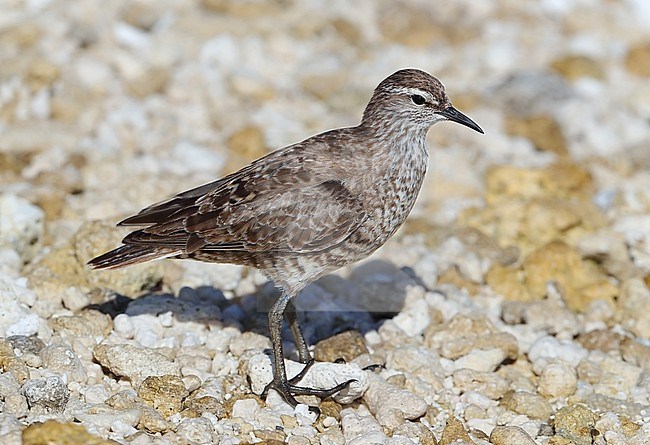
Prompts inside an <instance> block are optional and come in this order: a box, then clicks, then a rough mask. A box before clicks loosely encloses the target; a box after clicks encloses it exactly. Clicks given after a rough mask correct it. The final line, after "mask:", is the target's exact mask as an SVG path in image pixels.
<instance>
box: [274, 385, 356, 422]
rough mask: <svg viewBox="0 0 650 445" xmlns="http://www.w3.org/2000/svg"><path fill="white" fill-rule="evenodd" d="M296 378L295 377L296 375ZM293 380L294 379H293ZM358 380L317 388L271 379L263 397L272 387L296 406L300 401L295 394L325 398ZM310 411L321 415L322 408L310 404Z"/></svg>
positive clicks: (285, 399)
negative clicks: (331, 386)
mask: <svg viewBox="0 0 650 445" xmlns="http://www.w3.org/2000/svg"><path fill="white" fill-rule="evenodd" d="M294 379H295V377H294ZM291 380H293V379H291ZM354 382H356V380H355V379H351V380H348V381H347V382H343V383H339V384H338V385H336V386H334V387H333V388H329V389H317V388H307V387H304V386H298V385H294V384H293V383H290V381H286V382H282V381H275V380H273V381H271V382H270V383H269V384H268V385H266V387H265V388H264V391H262V397H263V398H266V396H267V394H268V392H269V390H270V389H273V390H275V391H276V392H277V393H278V394H280V396H281V397H282V398H283V399H284V401H285V402H287V403H288V404H289V405H291V406H293V407H295V406H296V405H298V401H297V400H296V398H295V397H294V396H316V397H319V398H321V399H325V398H327V397H329V396H331V395H333V394H336V393H337V392H339V391H341V390H343V389H345V388H347V387H348V386H349V385H350V384H351V383H354ZM309 411H311V412H313V413H314V414H316V415H320V409H318V407H315V406H310V407H309Z"/></svg>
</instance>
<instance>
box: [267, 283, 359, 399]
mask: <svg viewBox="0 0 650 445" xmlns="http://www.w3.org/2000/svg"><path fill="white" fill-rule="evenodd" d="M291 298H292V296H291V295H282V296H281V297H280V298H279V299H278V301H276V302H275V303H274V304H273V306H272V307H271V310H270V311H269V331H270V334H271V343H272V344H273V362H274V363H273V381H271V382H270V383H269V384H268V385H266V388H264V392H263V393H262V397H266V394H267V393H268V391H269V389H274V390H276V391H277V392H278V393H279V394H280V395H281V396H282V398H284V400H286V402H287V403H289V404H290V405H292V406H296V405H297V404H298V401H297V400H296V399H295V398H294V395H315V396H317V397H322V398H325V397H329V396H331V395H332V394H334V393H337V392H339V391H340V390H342V389H344V388H345V387H347V386H348V385H349V384H350V383H352V382H354V380H348V381H347V382H344V383H341V384H339V385H336V386H335V387H334V388H330V389H315V388H305V387H302V386H296V385H294V384H293V382H289V381H288V380H287V371H286V368H285V366H284V354H283V350H282V322H283V321H284V312H285V310H286V309H287V305H288V304H289V302H290V301H291ZM293 312H294V314H295V306H294V307H293ZM288 317H291V315H288ZM295 323H296V324H297V318H296V321H295ZM298 329H300V328H298ZM298 332H299V336H300V338H302V339H303V340H302V342H303V343H304V345H305V348H304V350H305V351H307V356H308V357H309V359H311V356H310V355H309V350H308V349H307V347H306V346H307V344H306V343H305V342H304V338H303V335H302V331H300V330H298ZM295 335H296V333H295V331H294V336H295ZM308 366H309V364H307V367H308ZM300 374H301V377H302V375H304V370H303V372H301V373H300ZM292 380H293V379H292ZM298 380H299V379H298Z"/></svg>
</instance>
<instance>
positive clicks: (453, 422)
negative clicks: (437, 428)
mask: <svg viewBox="0 0 650 445" xmlns="http://www.w3.org/2000/svg"><path fill="white" fill-rule="evenodd" d="M455 443H463V444H467V445H476V443H475V442H474V441H473V440H472V439H471V438H470V437H469V434H468V433H467V431H465V427H463V424H462V422H461V421H460V420H458V419H456V418H455V417H450V418H449V419H448V420H447V424H446V425H445V429H444V430H443V431H442V437H441V438H440V442H439V445H453V444H455Z"/></svg>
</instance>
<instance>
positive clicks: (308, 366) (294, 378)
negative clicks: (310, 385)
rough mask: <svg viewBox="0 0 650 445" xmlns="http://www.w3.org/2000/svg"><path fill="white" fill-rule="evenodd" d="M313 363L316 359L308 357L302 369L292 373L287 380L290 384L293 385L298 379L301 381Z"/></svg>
mask: <svg viewBox="0 0 650 445" xmlns="http://www.w3.org/2000/svg"><path fill="white" fill-rule="evenodd" d="M314 363H316V360H314V359H313V358H310V359H309V360H308V361H307V362H306V363H305V367H304V368H302V371H300V372H299V373H298V374H296V375H294V376H293V377H291V378H290V379H289V380H288V381H289V383H290V384H292V385H295V384H296V383H298V382H299V381H301V380H302V379H303V378H304V377H305V376H306V375H307V372H308V371H309V370H310V369H311V367H312V366H314Z"/></svg>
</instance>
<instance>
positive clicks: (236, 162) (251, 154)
mask: <svg viewBox="0 0 650 445" xmlns="http://www.w3.org/2000/svg"><path fill="white" fill-rule="evenodd" d="M265 146H266V143H265V141H264V133H263V132H262V130H261V129H260V128H259V127H257V126H252V125H251V126H246V127H243V128H241V129H239V130H237V131H235V132H234V133H232V134H231V135H230V137H229V138H228V154H229V157H228V162H227V164H226V166H225V170H226V171H235V170H238V169H240V168H241V167H243V166H244V165H246V164H248V163H250V162H251V161H253V160H255V159H257V158H259V157H262V156H263V155H264V154H265V153H266V150H265Z"/></svg>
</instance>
